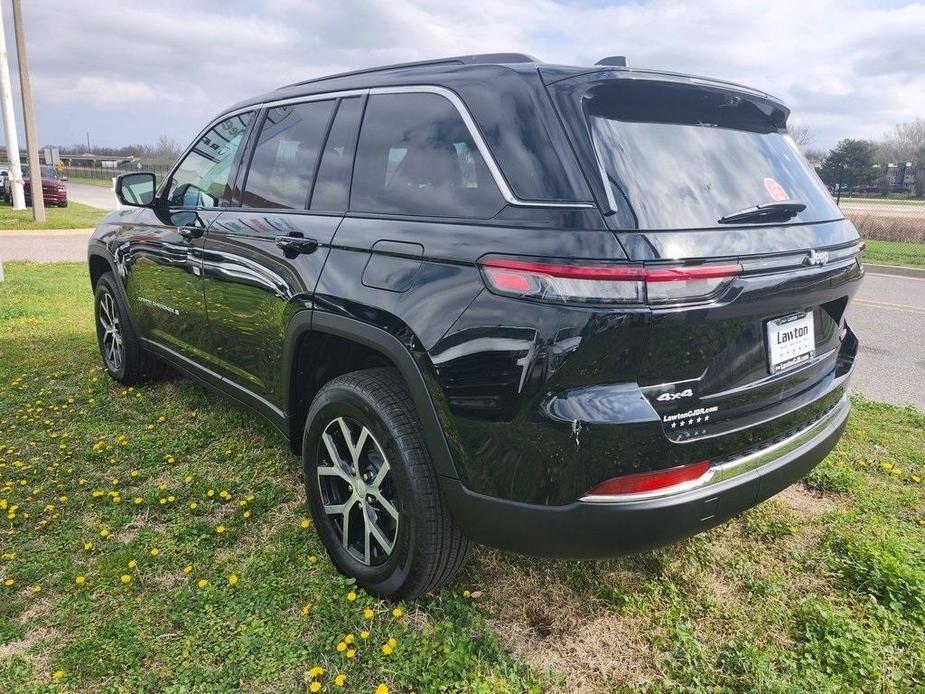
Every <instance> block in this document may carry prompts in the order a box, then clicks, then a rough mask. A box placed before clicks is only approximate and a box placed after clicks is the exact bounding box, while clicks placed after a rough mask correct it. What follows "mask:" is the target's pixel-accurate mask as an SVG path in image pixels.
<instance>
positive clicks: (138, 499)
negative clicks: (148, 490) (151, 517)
mask: <svg viewBox="0 0 925 694" xmlns="http://www.w3.org/2000/svg"><path fill="white" fill-rule="evenodd" d="M132 501H134V502H135V505H136V506H137V505H138V504H140V503H141V502H142V501H144V499H142V498H141V497H140V496H136V497H135V498H134V499H132Z"/></svg>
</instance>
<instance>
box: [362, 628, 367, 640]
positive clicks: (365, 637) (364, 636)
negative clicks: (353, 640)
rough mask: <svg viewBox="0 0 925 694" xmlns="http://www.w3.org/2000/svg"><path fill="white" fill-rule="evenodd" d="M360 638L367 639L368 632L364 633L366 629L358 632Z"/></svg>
mask: <svg viewBox="0 0 925 694" xmlns="http://www.w3.org/2000/svg"><path fill="white" fill-rule="evenodd" d="M360 638H361V639H368V638H369V632H368V631H366V629H364V630H363V631H361V632H360Z"/></svg>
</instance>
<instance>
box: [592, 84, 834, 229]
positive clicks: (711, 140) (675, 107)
mask: <svg viewBox="0 0 925 694" xmlns="http://www.w3.org/2000/svg"><path fill="white" fill-rule="evenodd" d="M584 106H585V112H586V114H587V117H588V120H589V123H590V126H591V134H592V137H593V139H594V146H595V149H596V151H597V155H598V157H599V159H600V163H601V166H602V167H603V169H604V173H605V174H606V176H607V178H608V179H609V182H610V186H611V190H612V192H613V197H614V202H615V203H616V207H617V212H618V220H619V223H620V226H622V227H625V228H638V229H702V228H707V227H717V226H721V225H719V224H718V220H719V219H720V218H721V217H724V216H727V215H729V214H732V213H733V212H738V211H740V210H743V209H746V208H749V207H753V206H755V205H760V204H767V203H771V202H779V201H783V200H797V201H799V202H802V203H805V204H806V209H805V210H804V211H803V212H801V213H799V214H797V215H796V216H795V217H793V218H792V219H791V220H790V223H799V222H818V221H823V220H830V219H840V218H841V216H842V215H841V213H840V212H839V210H838V208H837V207H836V206H835V203H834V202H833V201H832V199H831V197H830V196H829V194H828V191H827V190H826V189H825V186H824V185H823V184H822V182H821V181H820V180H819V178H818V176H816V173H815V172H814V171H813V169H812V168H811V167H810V166H809V164H808V163H807V162H806V160H805V159H804V158H803V156H802V155H801V154H800V152H799V150H798V149H797V147H796V145H795V144H794V143H793V141H792V140H791V138H790V137H789V136H788V135H787V134H786V117H787V113H786V112H785V111H784V110H783V109H781V108H780V107H779V106H777V105H775V104H774V103H772V102H769V101H765V100H763V99H758V98H751V97H749V96H746V95H739V94H734V93H730V92H726V91H720V90H713V89H708V88H705V87H700V86H697V87H691V86H688V85H677V84H665V83H655V82H649V81H642V80H632V81H631V80H627V79H621V80H612V81H609V82H608V83H607V84H605V85H601V86H598V87H595V88H593V89H592V90H591V91H590V92H589V93H588V94H587V96H586V99H585V103H584Z"/></svg>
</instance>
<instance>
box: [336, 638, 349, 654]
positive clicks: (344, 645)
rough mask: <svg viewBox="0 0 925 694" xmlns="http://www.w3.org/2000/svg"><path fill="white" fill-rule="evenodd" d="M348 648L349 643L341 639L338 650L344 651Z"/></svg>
mask: <svg viewBox="0 0 925 694" xmlns="http://www.w3.org/2000/svg"><path fill="white" fill-rule="evenodd" d="M346 650H347V644H346V643H344V642H343V641H339V642H338V644H337V652H338V653H343V652H344V651H346Z"/></svg>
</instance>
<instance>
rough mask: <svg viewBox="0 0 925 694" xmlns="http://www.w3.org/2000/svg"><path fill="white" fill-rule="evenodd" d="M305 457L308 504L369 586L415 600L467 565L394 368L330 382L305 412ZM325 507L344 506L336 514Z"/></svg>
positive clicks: (344, 563)
mask: <svg viewBox="0 0 925 694" xmlns="http://www.w3.org/2000/svg"><path fill="white" fill-rule="evenodd" d="M342 423H343V424H342ZM364 429H365V431H366V436H365V439H363V434H362V432H363V430H364ZM348 434H349V436H350V440H348V438H347V436H348ZM323 435H326V436H325V437H323ZM361 439H363V442H362V444H361ZM357 444H361V445H359V446H358V445H357ZM353 454H356V455H353ZM334 455H337V457H338V459H339V463H335V462H334ZM383 461H384V462H383ZM302 462H303V469H304V481H305V491H306V496H307V498H308V506H309V509H310V511H311V514H312V516H313V518H314V519H315V523H316V526H317V528H318V533H319V535H320V536H321V540H322V542H323V543H324V546H325V549H326V550H327V552H328V555H329V556H330V557H331V560H332V561H333V562H334V565H335V566H336V567H337V568H338V570H340V571H341V573H343V574H346V575H347V576H350V577H353V578H355V579H356V581H357V583H358V584H359V585H360V586H361V587H363V588H364V589H365V590H367V591H368V592H370V593H372V594H374V595H377V596H379V597H383V598H391V599H410V598H415V597H417V596H419V595H421V594H422V593H426V592H428V591H431V590H434V589H435V588H438V587H440V586H442V585H444V584H446V583H448V582H449V581H450V580H452V578H453V577H454V576H455V575H456V573H457V572H458V571H459V570H460V569H461V568H462V566H463V564H464V563H465V560H466V557H467V555H468V553H469V546H470V543H469V540H468V539H466V538H465V537H464V536H463V535H462V533H460V531H459V529H458V528H457V527H456V525H455V523H454V522H453V519H452V518H451V517H450V514H449V511H448V510H447V507H446V505H445V504H444V502H443V500H442V498H441V495H440V489H439V487H438V484H437V473H436V470H435V469H434V466H433V463H432V462H431V459H430V454H429V452H428V450H427V446H426V444H425V443H424V437H423V432H422V427H421V423H420V421H419V419H418V417H417V415H416V413H415V409H414V404H413V402H412V400H411V395H410V393H409V392H408V388H407V386H406V385H405V382H404V381H403V380H402V378H401V376H400V374H399V373H398V371H396V370H395V369H389V368H376V369H366V370H363V371H355V372H353V373H349V374H345V375H343V376H338V377H337V378H335V379H333V380H331V381H330V382H328V383H327V384H326V385H325V386H324V387H322V388H321V390H319V391H318V394H317V396H316V397H315V399H314V401H313V402H312V405H311V408H310V409H309V412H308V416H307V418H306V423H305V433H304V441H303V447H302ZM385 463H387V466H386V465H385ZM348 466H350V467H354V471H353V472H351V471H350V470H349V469H348ZM384 467H387V471H385V472H383V468H384ZM335 468H336V469H335ZM319 470H321V472H319ZM364 473H366V474H365V478H364V476H363V475H364ZM357 485H360V486H359V487H358V486H357ZM357 489H359V490H360V491H359V492H356V491H355V490H357ZM364 490H365V491H364ZM357 494H359V496H357ZM386 502H387V503H388V504H389V505H391V509H389V508H388V506H387V505H386ZM326 504H327V505H328V508H329V510H331V509H332V508H334V507H339V508H340V509H341V512H340V513H338V514H333V515H329V514H328V513H326V512H325V505H326ZM343 509H346V515H345V514H344V512H343ZM345 519H346V522H347V526H348V533H347V540H346V546H345V541H344V533H343V525H344V522H345ZM371 526H375V529H374V530H373V529H371ZM376 531H378V534H377V533H376ZM367 540H368V544H367ZM381 540H385V542H382V541H381ZM389 542H391V548H389V547H388V544H389Z"/></svg>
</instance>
